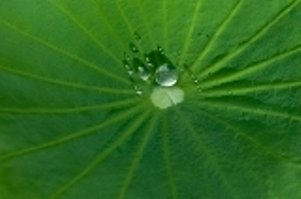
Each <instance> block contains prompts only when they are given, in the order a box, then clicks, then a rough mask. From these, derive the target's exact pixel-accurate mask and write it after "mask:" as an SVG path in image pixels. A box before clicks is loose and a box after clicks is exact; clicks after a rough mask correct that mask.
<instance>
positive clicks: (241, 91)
mask: <svg viewBox="0 0 301 199" xmlns="http://www.w3.org/2000/svg"><path fill="white" fill-rule="evenodd" d="M291 88H301V81H287V82H269V83H260V84H257V85H252V86H241V87H239V88H230V89H228V90H225V89H218V90H208V91H204V92H203V94H202V95H203V96H204V97H206V98H212V97H214V98H217V97H222V96H228V95H231V96H238V95H245V94H248V93H253V92H265V91H271V90H273V91H276V90H283V89H291ZM229 92H230V94H229Z"/></svg>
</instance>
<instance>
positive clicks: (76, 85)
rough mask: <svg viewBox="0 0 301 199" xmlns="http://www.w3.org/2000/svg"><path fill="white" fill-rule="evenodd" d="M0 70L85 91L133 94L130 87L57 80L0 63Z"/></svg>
mask: <svg viewBox="0 0 301 199" xmlns="http://www.w3.org/2000/svg"><path fill="white" fill-rule="evenodd" d="M0 70H4V71H6V72H9V73H12V74H14V75H18V76H22V77H25V78H28V79H30V80H38V81H42V82H46V83H49V84H53V85H59V86H63V87H69V88H75V89H81V90H87V91H96V92H99V93H108V94H115V95H123V94H125V95H133V93H134V92H133V90H132V89H118V88H105V87H98V86H94V85H86V84H82V83H78V82H71V81H66V80H59V79H54V78H50V77H45V76H42V75H38V74H34V73H32V72H30V73H28V72H24V71H21V70H18V69H13V68H12V67H8V66H3V65H1V64H0Z"/></svg>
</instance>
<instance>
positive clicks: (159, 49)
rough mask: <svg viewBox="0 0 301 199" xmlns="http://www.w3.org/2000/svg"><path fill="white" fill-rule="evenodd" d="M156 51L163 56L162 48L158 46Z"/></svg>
mask: <svg viewBox="0 0 301 199" xmlns="http://www.w3.org/2000/svg"><path fill="white" fill-rule="evenodd" d="M158 51H159V53H160V54H161V55H164V54H165V52H164V50H163V48H162V47H160V46H158Z"/></svg>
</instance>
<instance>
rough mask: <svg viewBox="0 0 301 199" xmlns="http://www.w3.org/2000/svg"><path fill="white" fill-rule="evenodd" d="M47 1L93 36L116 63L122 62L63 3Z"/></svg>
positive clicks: (90, 36) (52, 0)
mask: <svg viewBox="0 0 301 199" xmlns="http://www.w3.org/2000/svg"><path fill="white" fill-rule="evenodd" d="M47 1H48V2H49V3H50V4H52V5H53V6H55V7H56V8H57V9H58V10H59V11H61V13H63V14H64V15H65V16H67V17H68V18H69V19H70V20H71V21H72V22H73V23H74V24H75V25H76V26H78V27H79V28H80V29H81V30H82V31H83V32H84V33H85V34H86V35H88V36H89V38H91V39H92V40H93V41H94V42H95V43H96V44H97V45H98V46H99V47H100V49H101V50H102V51H103V52H104V53H106V54H107V55H109V56H110V57H111V58H112V59H113V60H114V61H116V63H119V62H120V60H119V59H118V57H116V55H115V54H114V53H112V52H111V51H110V50H108V48H107V47H106V46H104V44H103V43H102V42H101V41H100V40H99V39H98V38H96V36H95V35H94V34H93V33H92V32H91V31H90V30H88V29H87V28H86V27H85V26H84V25H83V24H81V23H80V22H79V21H78V19H77V18H75V17H74V16H73V15H72V14H71V13H70V12H69V11H68V10H67V9H66V8H64V7H63V6H62V5H60V4H59V3H57V2H56V1H55V0H47Z"/></svg>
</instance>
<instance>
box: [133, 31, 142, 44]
mask: <svg viewBox="0 0 301 199" xmlns="http://www.w3.org/2000/svg"><path fill="white" fill-rule="evenodd" d="M134 38H135V39H136V40H137V41H139V42H140V41H141V36H140V35H139V33H138V32H134Z"/></svg>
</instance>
